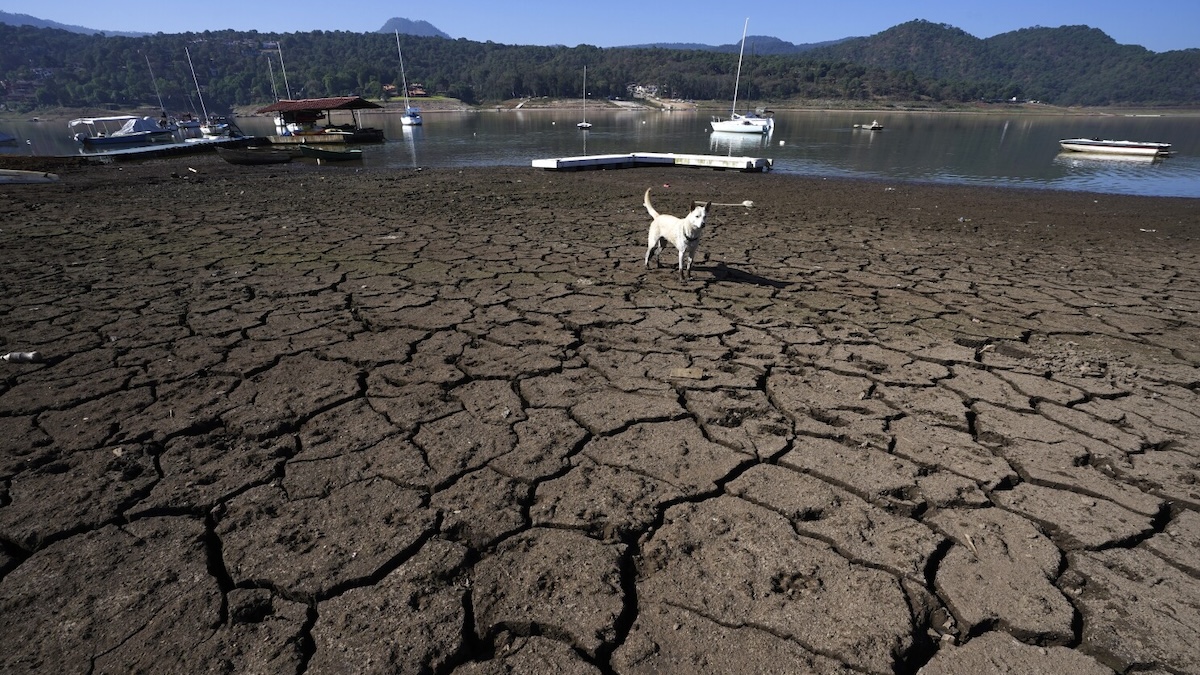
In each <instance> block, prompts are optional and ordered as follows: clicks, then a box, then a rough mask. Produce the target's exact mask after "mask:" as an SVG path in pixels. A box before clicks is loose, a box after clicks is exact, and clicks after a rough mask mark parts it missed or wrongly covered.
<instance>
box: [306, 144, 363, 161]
mask: <svg viewBox="0 0 1200 675" xmlns="http://www.w3.org/2000/svg"><path fill="white" fill-rule="evenodd" d="M300 155H301V156H302V157H308V158H310V159H315V160H317V161H319V162H353V161H355V160H360V159H362V156H363V151H362V150H359V149H357V148H355V149H352V150H333V149H330V148H318V147H315V146H312V145H301V146H300Z"/></svg>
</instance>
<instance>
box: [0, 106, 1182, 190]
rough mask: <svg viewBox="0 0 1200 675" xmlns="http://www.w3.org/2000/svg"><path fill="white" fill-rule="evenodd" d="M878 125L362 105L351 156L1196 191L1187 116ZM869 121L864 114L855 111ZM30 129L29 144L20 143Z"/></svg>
mask: <svg viewBox="0 0 1200 675" xmlns="http://www.w3.org/2000/svg"><path fill="white" fill-rule="evenodd" d="M870 116H871V118H877V119H878V121H879V123H880V124H882V125H883V126H884V129H883V130H882V131H866V130H862V129H854V128H853V125H854V124H855V123H862V122H863V121H864V117H865V116H864V115H863V114H862V113H854V112H840V111H783V112H777V113H776V114H775V129H774V130H773V131H772V133H771V135H769V136H763V135H760V134H729V133H720V132H715V133H714V132H710V131H709V128H708V115H707V114H700V113H695V112H686V111H674V112H659V111H650V110H641V111H624V110H623V111H611V112H610V111H604V112H601V111H599V110H597V111H589V114H588V121H589V122H592V124H593V125H594V126H593V127H592V129H591V130H590V131H588V132H586V133H583V132H580V131H579V130H578V129H577V128H576V127H575V123H576V122H578V121H579V120H578V110H521V111H506V112H494V111H478V112H446V113H442V112H436V111H431V112H427V113H426V114H424V115H423V117H424V121H425V124H424V126H422V127H420V128H411V127H404V126H403V125H401V124H400V117H399V115H393V114H387V113H364V114H363V119H362V120H361V121H362V123H363V124H365V125H367V126H373V127H377V128H382V129H383V130H384V133H385V136H386V137H387V138H388V139H389V140H388V142H387V143H384V144H382V145H375V146H368V147H367V149H368V153H367V154H366V155H365V157H364V165H366V166H370V167H397V168H410V167H414V166H420V165H424V166H429V167H456V166H514V167H515V166H520V167H528V166H529V163H530V161H531V160H533V159H538V158H547V157H571V156H578V155H580V154H625V153H631V152H674V153H695V154H719V155H723V156H742V155H745V156H755V157H763V158H767V159H771V160H773V162H774V169H773V170H774V172H775V173H785V174H797V175H813V176H860V177H872V178H880V179H896V180H921V181H934V182H943V183H965V184H976V185H1008V186H1021V187H1043V188H1054V189H1067V190H1089V191H1098V192H1111V193H1122V194H1142V195H1171V196H1184V197H1200V125H1198V124H1197V123H1196V120H1197V116H1195V115H1190V116H1189V115H1177V116H1163V117H1154V118H1146V117H1124V116H1112V115H1109V116H1099V115H1038V114H1031V113H1029V112H1024V113H996V114H990V113H989V114H977V113H915V112H879V113H871V114H870ZM867 119H868V120H869V119H870V118H867ZM237 122H238V125H239V126H240V127H241V128H242V130H243V131H244V132H245V133H247V134H251V135H266V134H269V133H271V131H272V129H273V127H272V120H271V118H269V117H247V118H238V120H237ZM0 129H3V130H4V131H6V132H8V133H10V134H13V135H14V136H17V138H18V142H17V144H14V145H8V146H0V153H8V154H14V153H17V154H29V153H30V152H31V151H33V152H36V153H37V154H45V155H73V154H76V153H78V152H79V148H78V147H77V146H76V145H75V144H74V142H73V141H71V140H70V137H69V135H68V134H67V128H66V120H45V121H42V122H40V123H33V122H29V121H28V120H15V121H4V122H0ZM1075 137H1085V138H1089V137H1100V138H1129V139H1134V140H1137V139H1151V138H1152V139H1162V140H1164V141H1167V142H1170V143H1172V144H1173V149H1174V150H1175V153H1174V154H1173V155H1172V156H1171V157H1169V158H1167V159H1165V160H1160V161H1158V162H1150V163H1145V162H1123V161H1121V160H1112V159H1099V158H1096V159H1092V158H1082V157H1059V146H1058V141H1059V139H1062V138H1075ZM26 141H30V143H28V144H27V143H26Z"/></svg>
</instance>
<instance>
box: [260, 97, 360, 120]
mask: <svg viewBox="0 0 1200 675" xmlns="http://www.w3.org/2000/svg"><path fill="white" fill-rule="evenodd" d="M382 107H383V106H381V105H379V104H378V103H372V102H370V101H368V100H367V99H365V98H363V97H361V96H335V97H333V98H302V99H297V100H294V101H292V100H288V99H284V100H282V101H276V102H274V103H272V104H271V105H269V106H267V107H265V108H260V109H259V110H257V111H255V112H256V113H258V114H260V115H261V114H262V113H270V112H279V113H285V112H292V113H294V112H300V111H304V110H315V111H324V110H369V109H371V108H382Z"/></svg>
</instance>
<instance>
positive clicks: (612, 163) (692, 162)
mask: <svg viewBox="0 0 1200 675" xmlns="http://www.w3.org/2000/svg"><path fill="white" fill-rule="evenodd" d="M772 164H773V163H772V161H771V160H770V159H763V158H760V157H725V156H723V155H680V154H675V153H673V152H631V153H628V154H620V155H581V156H579V157H558V158H550V159H535V160H533V168H535V169H546V170H549V171H583V170H587V169H632V168H635V167H640V166H684V167H692V168H703V169H715V170H717V171H744V172H750V173H754V172H760V173H761V172H766V171H770V170H771V166H772Z"/></svg>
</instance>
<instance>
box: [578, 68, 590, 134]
mask: <svg viewBox="0 0 1200 675" xmlns="http://www.w3.org/2000/svg"><path fill="white" fill-rule="evenodd" d="M575 126H577V127H579V128H580V129H583V130H584V131H587V130H588V129H591V128H592V123H591V122H589V121H587V66H584V67H583V121H582V122H580V123H579V124H576V125H575Z"/></svg>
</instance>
